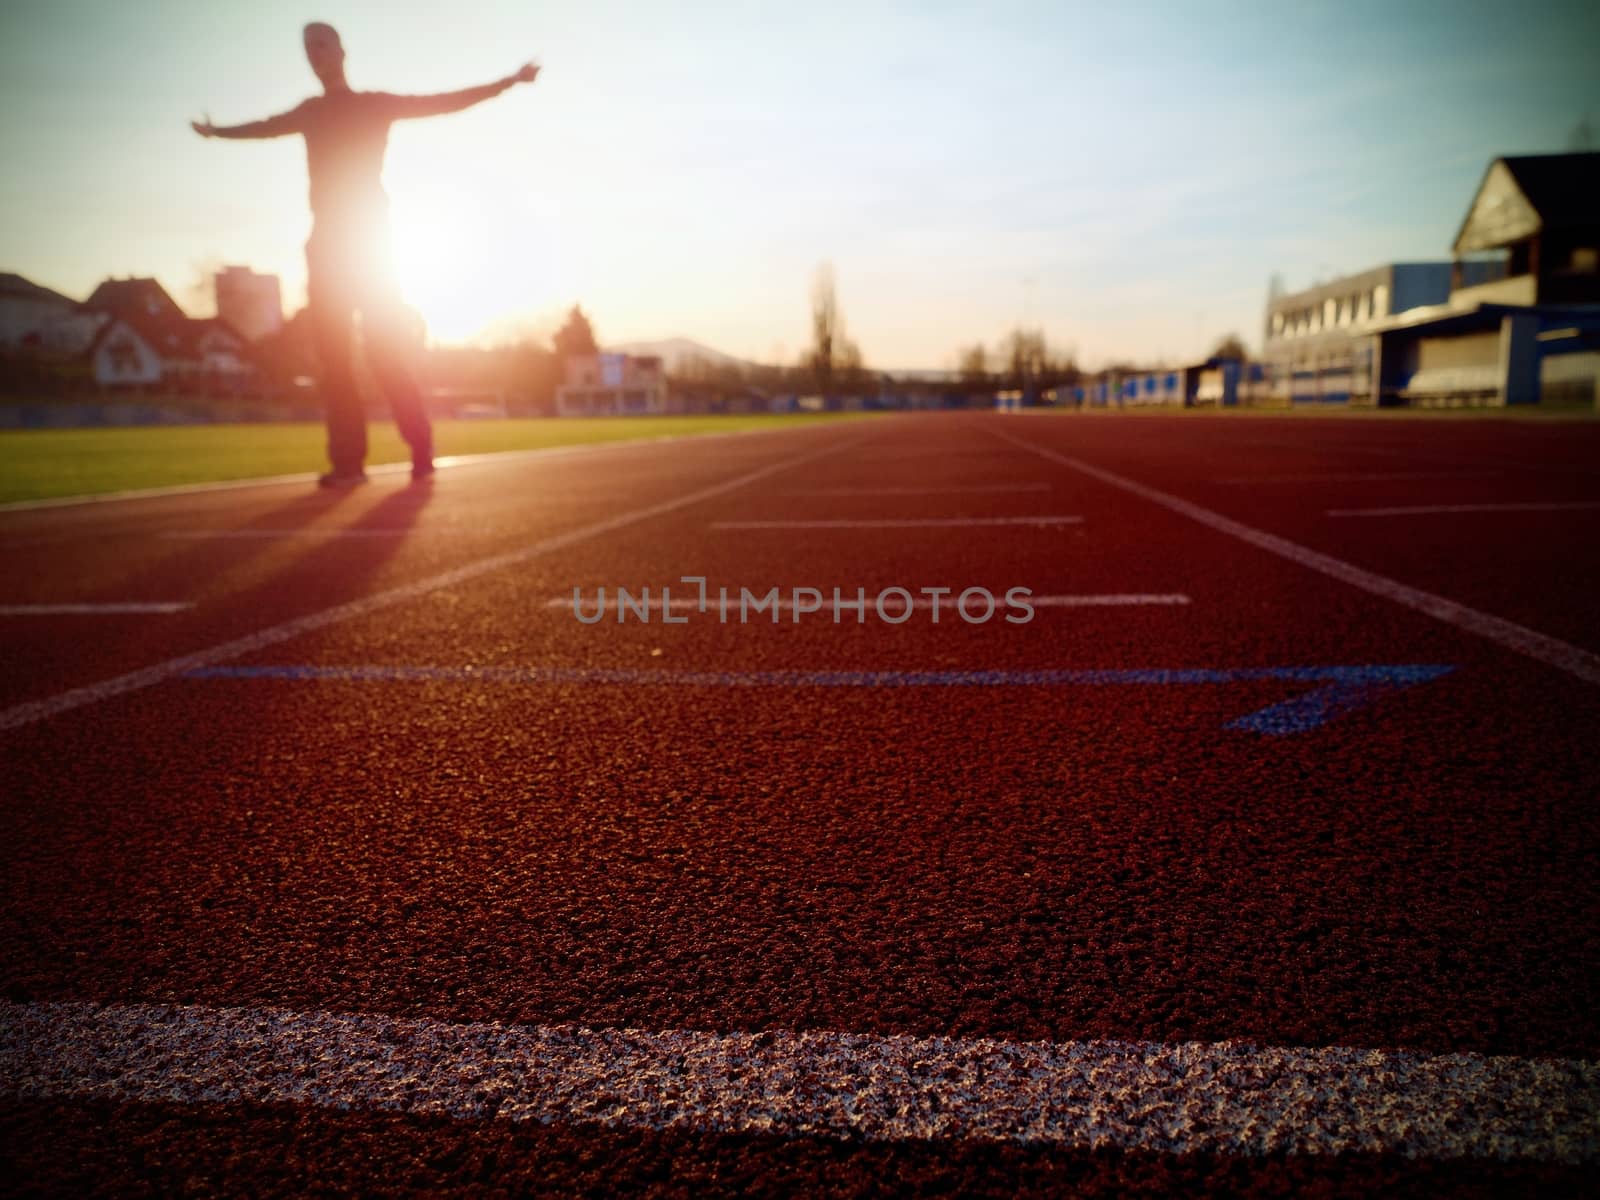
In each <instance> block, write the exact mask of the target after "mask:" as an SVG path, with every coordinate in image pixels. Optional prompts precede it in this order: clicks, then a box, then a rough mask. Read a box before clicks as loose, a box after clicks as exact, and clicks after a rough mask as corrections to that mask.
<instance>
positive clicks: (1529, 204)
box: [1374, 152, 1600, 406]
mask: <svg viewBox="0 0 1600 1200" xmlns="http://www.w3.org/2000/svg"><path fill="white" fill-rule="evenodd" d="M1597 197H1600V152H1587V153H1581V154H1541V155H1531V156H1521V157H1509V158H1497V159H1495V160H1494V161H1493V162H1491V163H1490V164H1489V166H1488V169H1487V170H1486V171H1485V172H1484V175H1483V179H1482V181H1481V182H1480V183H1479V185H1478V191H1477V193H1476V195H1474V197H1473V199H1472V203H1471V205H1470V206H1469V207H1468V209H1467V214H1466V216H1465V218H1464V219H1463V220H1462V223H1461V228H1460V231H1459V232H1458V233H1457V234H1456V240H1455V245H1454V251H1455V256H1456V268H1455V279H1454V284H1455V286H1454V287H1453V288H1452V290H1451V292H1450V295H1449V296H1448V298H1447V299H1446V301H1445V302H1444V303H1442V304H1438V305H1435V306H1433V307H1431V308H1427V309H1422V310H1417V311H1415V312H1412V313H1408V314H1405V315H1401V316H1397V317H1395V318H1393V319H1391V320H1389V321H1386V322H1383V323H1382V324H1381V325H1380V326H1379V327H1378V328H1377V329H1376V330H1375V334H1376V336H1375V339H1374V341H1375V343H1376V347H1377V350H1376V354H1377V361H1376V367H1375V376H1376V379H1377V383H1376V387H1377V390H1378V393H1379V396H1380V398H1381V400H1382V402H1384V403H1392V404H1418V405H1439V406H1454V405H1463V404H1528V403H1536V402H1538V401H1539V400H1541V399H1551V400H1557V399H1560V400H1568V401H1578V402H1582V403H1591V404H1600V200H1597ZM1485 264H1487V265H1488V266H1489V267H1490V268H1491V270H1492V271H1493V277H1492V278H1490V279H1487V280H1480V279H1475V278H1474V273H1475V271H1477V270H1480V269H1481V268H1482V267H1483V266H1484V265H1485Z"/></svg>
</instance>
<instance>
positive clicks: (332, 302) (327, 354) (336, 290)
mask: <svg viewBox="0 0 1600 1200" xmlns="http://www.w3.org/2000/svg"><path fill="white" fill-rule="evenodd" d="M309 292H310V304H309V306H308V309H309V311H308V316H309V317H310V320H311V336H312V340H313V341H314V342H315V344H316V351H317V362H318V366H319V370H320V375H319V377H318V380H317V383H318V387H319V390H320V391H321V393H322V410H323V416H324V418H325V420H326V421H327V426H328V461H329V462H330V463H331V464H332V466H333V474H334V475H335V476H357V475H360V474H361V468H362V464H364V463H365V462H366V460H367V414H366V411H365V410H364V408H363V407H362V403H361V392H360V389H358V388H357V387H356V377H355V368H354V364H353V362H352V354H353V353H354V346H353V344H352V339H351V331H352V327H353V324H354V316H355V310H354V305H353V304H352V302H351V300H350V298H349V294H348V290H347V289H346V288H345V287H343V286H342V285H341V284H340V282H339V281H338V280H333V279H327V278H319V277H318V271H317V268H316V266H314V265H313V266H312V268H311V280H310V287H309Z"/></svg>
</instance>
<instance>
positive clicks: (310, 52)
mask: <svg viewBox="0 0 1600 1200" xmlns="http://www.w3.org/2000/svg"><path fill="white" fill-rule="evenodd" d="M304 37H305V46H306V61H307V62H309V63H310V64H311V69H312V71H314V72H315V73H316V76H317V78H318V79H320V80H321V81H322V84H323V86H324V87H332V86H336V85H341V84H343V83H344V45H343V43H341V42H340V41H339V31H338V30H337V29H335V28H334V27H333V26H332V25H327V24H324V23H323V22H321V21H313V22H311V24H309V25H307V26H306V28H305V34H304Z"/></svg>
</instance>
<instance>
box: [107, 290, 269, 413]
mask: <svg viewBox="0 0 1600 1200" xmlns="http://www.w3.org/2000/svg"><path fill="white" fill-rule="evenodd" d="M85 307H86V308H89V309H91V310H93V311H96V312H100V313H104V314H106V315H107V316H109V317H110V318H113V320H112V321H111V322H110V323H108V325H107V326H106V327H105V328H104V329H102V330H101V331H100V333H99V334H98V335H97V338H96V341H95V343H94V349H93V352H92V354H91V358H92V361H93V364H94V367H95V381H96V382H97V383H102V384H109V385H116V384H141V385H151V384H159V385H160V386H162V387H164V388H171V389H173V390H180V391H230V390H235V389H237V388H239V387H242V386H244V385H246V384H247V383H248V382H250V381H251V380H253V379H254V376H255V366H254V363H253V362H252V361H251V359H250V354H249V346H248V344H247V343H246V341H245V339H244V338H243V337H242V336H241V335H240V334H239V333H238V332H237V331H236V330H235V329H234V328H233V327H232V326H231V325H230V324H229V323H228V322H227V321H225V320H223V319H222V318H220V317H210V318H196V317H191V316H188V315H187V314H186V313H185V312H184V311H183V310H182V309H181V308H179V307H178V305H177V302H176V301H174V300H173V299H172V297H171V296H169V295H168V294H167V291H166V289H165V288H163V287H162V286H161V285H160V284H159V283H157V282H156V281H155V280H154V279H136V278H128V279H108V280H106V281H105V282H104V283H102V284H100V286H99V287H97V288H95V290H94V291H93V293H91V294H90V296H89V299H88V300H87V301H86V302H85Z"/></svg>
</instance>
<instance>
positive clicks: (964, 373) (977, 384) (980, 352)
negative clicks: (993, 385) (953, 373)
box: [958, 342, 989, 391]
mask: <svg viewBox="0 0 1600 1200" xmlns="http://www.w3.org/2000/svg"><path fill="white" fill-rule="evenodd" d="M958 369H959V370H960V372H961V384H962V386H963V387H966V388H970V389H973V390H976V391H981V390H982V389H984V388H986V387H988V386H989V352H988V351H987V350H985V349H984V348H983V343H982V342H978V343H976V344H974V345H971V346H968V347H967V348H966V349H965V350H963V351H962V352H961V358H960V363H959V367H958Z"/></svg>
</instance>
